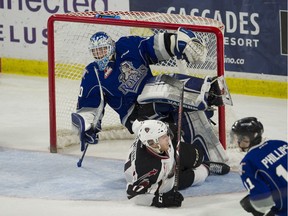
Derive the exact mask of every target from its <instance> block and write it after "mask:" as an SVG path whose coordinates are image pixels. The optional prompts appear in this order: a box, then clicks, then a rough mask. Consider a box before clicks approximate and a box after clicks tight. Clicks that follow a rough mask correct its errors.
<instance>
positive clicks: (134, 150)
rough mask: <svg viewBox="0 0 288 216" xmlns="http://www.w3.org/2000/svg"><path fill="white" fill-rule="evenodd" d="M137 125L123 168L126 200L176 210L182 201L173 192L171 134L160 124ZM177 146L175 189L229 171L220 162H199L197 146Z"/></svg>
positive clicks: (151, 121)
mask: <svg viewBox="0 0 288 216" xmlns="http://www.w3.org/2000/svg"><path fill="white" fill-rule="evenodd" d="M134 124H135V123H134ZM139 124H140V126H138V128H139V129H138V130H136V131H138V134H137V137H136V139H135V141H134V143H133V144H132V146H131V147H130V149H129V154H128V158H127V160H126V163H125V166H124V172H125V177H126V181H127V187H126V192H127V197H128V199H131V200H132V201H134V203H135V204H137V205H145V206H156V207H180V206H181V203H182V201H183V200H184V198H183V196H182V194H181V193H180V192H179V191H178V190H174V181H175V173H174V172H175V167H174V166H175V159H174V154H175V152H174V149H176V143H174V142H173V143H172V138H173V133H172V131H171V130H170V128H169V127H168V125H167V124H165V123H164V122H162V121H158V120H145V121H142V122H139ZM133 128H134V125H133ZM134 130H135V129H134ZM180 145H181V147H180V152H179V155H180V163H179V164H180V167H179V178H178V179H179V181H178V189H179V190H182V189H185V188H187V187H190V186H195V185H201V184H202V183H203V182H204V181H205V179H206V178H207V177H208V175H209V174H217V175H224V174H227V173H228V172H229V171H230V167H229V166H228V165H226V164H224V163H214V162H207V161H204V162H203V158H204V155H203V152H202V150H201V149H200V148H198V147H197V146H195V145H190V144H187V143H184V142H181V143H180Z"/></svg>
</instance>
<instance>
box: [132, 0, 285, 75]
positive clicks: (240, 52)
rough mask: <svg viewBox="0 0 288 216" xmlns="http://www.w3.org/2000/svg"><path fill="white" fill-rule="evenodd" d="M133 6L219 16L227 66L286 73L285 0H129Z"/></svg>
mask: <svg viewBox="0 0 288 216" xmlns="http://www.w3.org/2000/svg"><path fill="white" fill-rule="evenodd" d="M130 10H131V11H149V12H163V13H174V14H182V15H194V16H202V17H207V18H212V19H216V20H219V21H221V22H222V23H224V25H225V33H224V45H225V69H226V70H228V71H235V72H249V73H263V74H273V75H285V76H286V75H287V1H286V0H241V1H231V0H201V1H199V0H158V1H155V0H145V1H142V2H140V1H138V0H130Z"/></svg>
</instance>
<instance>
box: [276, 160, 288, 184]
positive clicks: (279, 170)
mask: <svg viewBox="0 0 288 216" xmlns="http://www.w3.org/2000/svg"><path fill="white" fill-rule="evenodd" d="M276 174H277V176H279V177H281V176H282V177H283V178H284V179H285V180H286V181H287V182H288V177H287V176H288V172H287V170H285V168H284V167H283V166H282V165H281V164H280V165H279V166H277V167H276Z"/></svg>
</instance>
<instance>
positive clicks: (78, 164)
mask: <svg viewBox="0 0 288 216" xmlns="http://www.w3.org/2000/svg"><path fill="white" fill-rule="evenodd" d="M94 71H95V74H96V77H97V80H98V83H99V89H100V104H99V106H98V108H97V111H96V112H95V116H94V119H93V122H92V126H91V127H92V128H93V130H94V129H95V128H96V126H97V123H98V121H99V119H100V116H101V113H102V112H103V109H104V95H103V89H102V85H101V82H100V79H99V75H98V72H97V69H96V68H95V67H94ZM88 146H89V143H86V146H85V149H84V151H83V153H82V156H81V158H80V159H79V161H78V162H77V166H78V167H81V166H82V161H83V159H84V157H85V154H86V151H87V149H88Z"/></svg>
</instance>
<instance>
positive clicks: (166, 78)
mask: <svg viewBox="0 0 288 216" xmlns="http://www.w3.org/2000/svg"><path fill="white" fill-rule="evenodd" d="M161 81H163V82H165V83H167V84H169V85H171V86H173V87H175V88H177V89H178V90H179V91H180V100H179V107H178V125H177V145H176V151H175V152H176V156H175V161H176V166H175V181H174V187H173V189H174V191H178V185H179V167H180V142H181V130H182V113H183V99H184V84H183V83H182V82H181V81H180V80H178V79H175V78H173V77H170V76H168V75H166V74H163V75H162V76H161Z"/></svg>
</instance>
